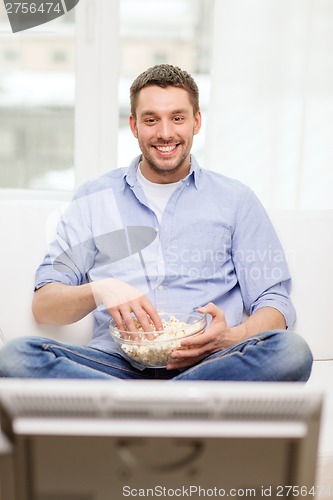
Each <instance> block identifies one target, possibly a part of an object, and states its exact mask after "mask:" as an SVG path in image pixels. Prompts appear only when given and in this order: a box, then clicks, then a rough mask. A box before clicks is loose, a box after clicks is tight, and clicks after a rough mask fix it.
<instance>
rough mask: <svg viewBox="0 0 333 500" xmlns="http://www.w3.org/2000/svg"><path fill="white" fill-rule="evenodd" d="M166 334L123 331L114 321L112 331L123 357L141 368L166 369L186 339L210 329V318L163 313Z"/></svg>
mask: <svg viewBox="0 0 333 500" xmlns="http://www.w3.org/2000/svg"><path fill="white" fill-rule="evenodd" d="M159 316H160V318H161V320H162V323H163V330H160V331H153V332H144V331H142V330H140V325H139V326H138V331H136V332H129V331H127V330H125V329H124V330H120V329H118V328H117V327H116V326H115V323H114V320H113V319H111V321H110V324H109V330H110V334H111V337H112V338H113V339H114V341H115V342H116V343H117V344H118V347H119V348H120V352H121V354H122V355H123V356H124V357H125V358H126V359H127V360H128V361H129V362H130V363H131V364H132V365H133V366H135V367H138V368H141V369H143V368H165V366H166V365H167V363H168V361H169V356H170V354H171V352H172V351H174V350H176V349H177V350H179V349H186V348H184V347H181V341H182V340H183V339H184V338H187V337H192V336H194V335H199V334H201V333H203V332H204V331H205V328H206V326H207V315H206V314H200V313H197V312H191V313H183V312H175V313H164V312H162V313H159Z"/></svg>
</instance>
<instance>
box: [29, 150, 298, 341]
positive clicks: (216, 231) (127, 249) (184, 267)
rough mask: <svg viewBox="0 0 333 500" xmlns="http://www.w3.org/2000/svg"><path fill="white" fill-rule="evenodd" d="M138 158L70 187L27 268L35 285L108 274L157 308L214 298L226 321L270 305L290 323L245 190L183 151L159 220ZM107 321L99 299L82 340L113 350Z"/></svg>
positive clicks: (279, 277) (278, 274) (263, 228)
mask: <svg viewBox="0 0 333 500" xmlns="http://www.w3.org/2000/svg"><path fill="white" fill-rule="evenodd" d="M140 159H141V157H138V158H136V159H135V160H134V161H133V162H132V163H131V165H130V166H129V167H128V168H120V169H116V170H113V171H111V172H109V173H107V174H105V175H103V176H102V177H100V178H98V179H96V180H91V181H89V182H87V183H85V184H84V185H83V186H82V187H81V188H79V190H78V192H77V194H76V196H75V197H74V199H73V201H72V202H71V204H70V205H69V207H68V209H67V211H66V212H65V214H64V215H63V217H62V219H61V221H60V223H59V224H58V228H57V237H56V239H55V241H54V242H53V243H52V244H51V245H50V247H49V253H48V255H47V256H46V257H45V259H44V261H43V263H42V264H41V266H40V267H39V268H38V270H37V273H36V288H39V287H41V286H43V285H44V284H46V283H50V282H54V281H55V282H61V283H65V284H68V285H80V284H83V283H87V282H92V281H95V280H99V279H104V278H108V277H113V278H117V279H120V280H122V281H125V282H127V283H128V284H130V285H132V286H134V287H136V288H138V289H140V290H142V292H143V293H145V294H147V296H148V298H149V299H150V301H151V302H152V303H153V304H154V306H155V307H156V308H157V310H159V311H166V312H168V311H169V312H173V311H180V310H181V311H184V312H190V311H193V310H195V309H197V308H198V307H199V306H203V305H205V304H207V303H208V302H214V303H215V304H216V305H217V306H218V307H220V308H221V309H223V311H224V312H225V316H226V319H227V323H228V325H229V326H235V325H237V324H239V323H240V322H241V321H242V319H243V314H244V312H246V313H247V314H248V315H250V314H252V313H253V312H254V311H256V310H257V309H259V308H262V307H266V306H270V307H274V308H276V309H277V310H279V311H280V312H281V313H282V314H283V316H284V317H285V319H286V323H287V326H288V327H291V326H293V324H294V322H295V311H294V308H293V306H292V303H291V301H290V297H289V292H290V286H291V280H290V275H289V271H288V267H287V264H286V260H285V256H284V252H283V249H282V247H281V244H280V242H279V240H278V237H277V235H276V233H275V230H274V228H273V226H272V224H271V222H270V220H269V218H268V216H267V214H266V211H265V210H264V208H263V207H262V205H261V203H260V202H259V201H258V199H257V197H256V196H255V194H254V193H253V192H252V191H251V190H250V189H249V188H248V187H246V186H244V185H243V184H242V183H240V182H239V181H236V180H234V179H230V178H227V177H225V176H223V175H221V174H217V173H215V172H211V171H208V170H204V169H201V168H200V167H199V165H198V164H197V162H196V160H195V158H194V157H193V156H192V158H191V170H190V173H189V175H188V176H187V177H186V178H185V179H183V180H182V182H181V183H180V185H179V187H178V188H177V189H176V191H175V192H174V193H173V194H172V195H171V197H170V199H169V201H168V203H167V206H166V208H165V211H164V213H163V217H162V220H161V224H159V222H158V220H157V217H156V215H155V213H154V212H153V211H152V210H151V209H150V208H149V206H148V203H147V201H146V198H145V195H144V192H143V190H142V187H141V185H140V184H139V183H138V181H137V177H136V171H137V168H138V163H139V161H140ZM109 319H110V316H109V314H108V313H107V311H105V310H104V309H103V308H102V307H98V308H97V309H96V310H95V311H94V331H93V338H92V341H91V343H90V345H91V346H93V347H96V348H99V349H104V350H106V351H112V350H114V348H115V347H114V344H113V341H112V339H111V337H110V336H109V332H108V323H109Z"/></svg>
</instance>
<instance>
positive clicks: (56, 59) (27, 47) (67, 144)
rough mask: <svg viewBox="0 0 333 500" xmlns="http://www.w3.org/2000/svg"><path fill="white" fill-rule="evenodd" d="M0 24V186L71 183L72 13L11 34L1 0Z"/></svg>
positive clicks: (64, 186)
mask: <svg viewBox="0 0 333 500" xmlns="http://www.w3.org/2000/svg"><path fill="white" fill-rule="evenodd" d="M67 16H68V18H67ZM0 30H1V36H0V61H1V72H0V113H1V121H0V143H1V152H0V155H1V170H0V187H6V188H37V189H44V188H52V189H56V188H61V189H73V187H74V168H73V167H74V97H75V92H74V88H75V74H74V70H75V22H74V14H72V11H71V13H68V14H66V15H65V16H63V17H60V18H58V19H57V20H55V21H52V22H49V23H47V24H45V25H41V26H39V27H36V28H34V29H31V30H27V31H22V32H19V33H15V34H13V33H12V32H11V31H10V25H9V22H8V19H7V14H6V11H5V10H4V5H3V3H2V2H1V5H0Z"/></svg>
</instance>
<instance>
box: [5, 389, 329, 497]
mask: <svg viewBox="0 0 333 500" xmlns="http://www.w3.org/2000/svg"><path fill="white" fill-rule="evenodd" d="M321 407H322V395H321V394H320V393H318V392H317V391H315V390H313V389H312V390H309V389H307V387H306V386H305V385H304V384H298V383H296V384H295V383H290V384H289V383H283V384H280V383H273V384H271V383H238V382H234V383H224V382H165V381H162V382H161V381H156V382H155V381H150V382H141V381H135V382H124V381H115V382H113V381H112V382H109V381H80V380H72V381H68V380H66V381H65V380H52V381H50V380H47V381H46V380H42V381H34V380H4V381H1V382H0V411H1V425H2V432H3V434H4V436H5V437H6V439H8V440H9V441H10V442H11V443H12V445H13V457H12V464H13V477H14V481H13V489H14V491H15V496H14V498H15V500H111V499H112V500H113V499H114V500H121V499H124V498H133V497H138V498H140V497H143V498H149V497H150V498H158V497H161V498H170V497H181V498H204V497H206V498H207V497H211V498H221V497H232V498H244V497H253V498H264V497H270V498H279V497H280V498H284V497H290V496H299V497H302V498H312V499H313V497H314V495H316V494H317V493H318V492H316V478H315V470H316V457H317V447H318V435H319V429H320V417H321ZM0 477H1V482H2V483H5V482H6V478H5V477H3V476H2V474H1V476H0ZM7 489H8V485H7ZM1 498H2V497H1ZM3 500H6V499H5V498H4V499H3Z"/></svg>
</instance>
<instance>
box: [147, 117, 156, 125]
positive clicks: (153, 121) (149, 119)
mask: <svg viewBox="0 0 333 500" xmlns="http://www.w3.org/2000/svg"><path fill="white" fill-rule="evenodd" d="M156 122H157V120H156V118H146V119H145V123H146V124H147V125H154V124H155V123H156Z"/></svg>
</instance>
